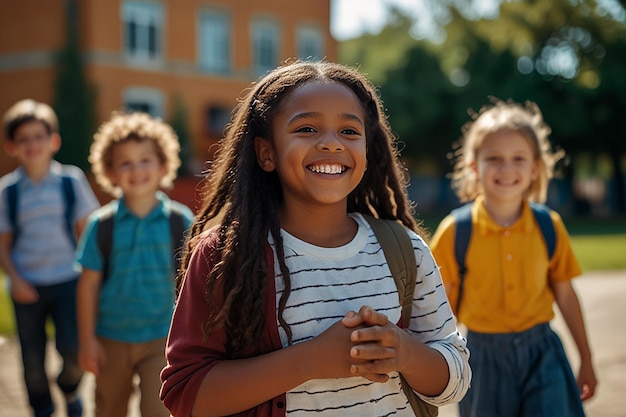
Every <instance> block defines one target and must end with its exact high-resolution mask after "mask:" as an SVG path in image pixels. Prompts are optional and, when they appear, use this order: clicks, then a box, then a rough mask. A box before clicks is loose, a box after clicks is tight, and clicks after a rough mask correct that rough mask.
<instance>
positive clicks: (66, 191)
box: [7, 176, 76, 247]
mask: <svg viewBox="0 0 626 417" xmlns="http://www.w3.org/2000/svg"><path fill="white" fill-rule="evenodd" d="M61 191H62V195H63V201H64V202H65V211H64V218H65V228H66V230H67V235H68V237H69V238H70V241H71V242H72V244H73V245H74V247H76V237H75V236H74V224H73V221H72V218H73V217H74V206H75V205H76V195H75V194H74V186H73V185H72V178H70V177H65V176H63V177H61ZM18 199H19V193H18V188H17V182H15V183H13V184H11V185H9V186H8V187H7V200H8V201H7V203H8V204H7V206H8V210H9V222H10V223H11V227H12V228H13V242H12V245H13V246H15V242H17V238H18V237H19V235H20V228H19V225H18V222H17V217H18V213H17V203H18V201H19V200H18Z"/></svg>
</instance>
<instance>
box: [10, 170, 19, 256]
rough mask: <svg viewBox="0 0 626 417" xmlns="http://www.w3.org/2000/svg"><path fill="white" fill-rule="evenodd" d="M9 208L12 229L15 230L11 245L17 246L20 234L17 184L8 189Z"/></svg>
mask: <svg viewBox="0 0 626 417" xmlns="http://www.w3.org/2000/svg"><path fill="white" fill-rule="evenodd" d="M7 208H8V210H9V222H10V223H11V229H13V233H12V235H13V241H12V243H11V245H12V246H15V242H17V237H18V236H19V234H20V228H19V225H18V223H17V182H14V183H13V184H11V185H9V186H8V187H7Z"/></svg>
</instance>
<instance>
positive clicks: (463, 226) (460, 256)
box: [451, 203, 473, 315]
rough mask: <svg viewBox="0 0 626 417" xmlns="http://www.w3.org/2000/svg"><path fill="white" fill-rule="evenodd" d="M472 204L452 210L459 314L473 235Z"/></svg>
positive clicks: (457, 311) (457, 310)
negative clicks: (457, 275) (468, 249)
mask: <svg viewBox="0 0 626 417" xmlns="http://www.w3.org/2000/svg"><path fill="white" fill-rule="evenodd" d="M472 204H473V203H467V204H464V205H462V206H461V207H459V208H456V209H454V210H452V212H451V214H452V216H454V223H455V232H454V258H455V259H456V263H457V265H458V267H459V295H458V297H457V301H456V314H457V315H458V314H459V307H461V298H462V296H463V285H464V284H465V273H466V272H467V266H466V264H465V258H466V255H467V247H468V246H469V241H470V238H471V236H472Z"/></svg>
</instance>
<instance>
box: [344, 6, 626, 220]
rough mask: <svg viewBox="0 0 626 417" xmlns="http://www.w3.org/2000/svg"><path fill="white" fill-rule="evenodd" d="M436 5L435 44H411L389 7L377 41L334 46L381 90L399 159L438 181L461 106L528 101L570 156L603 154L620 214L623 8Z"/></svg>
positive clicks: (403, 22)
mask: <svg viewBox="0 0 626 417" xmlns="http://www.w3.org/2000/svg"><path fill="white" fill-rule="evenodd" d="M494 1H495V0H494ZM436 3H437V4H436V8H437V10H438V14H437V15H436V16H435V17H437V18H438V19H439V21H440V22H442V25H443V26H442V27H443V29H444V30H445V35H446V36H445V38H444V39H442V40H441V42H431V41H428V40H418V39H415V38H413V37H412V36H411V33H413V32H414V30H413V29H412V23H411V22H412V18H411V17H409V16H408V15H406V14H403V12H402V11H401V10H397V9H394V10H393V11H392V13H391V14H389V16H391V17H390V19H392V20H390V22H389V24H388V25H387V27H386V28H384V29H383V30H382V31H381V33H380V34H379V35H378V36H375V35H371V34H368V35H365V36H363V37H361V38H356V39H352V40H350V41H348V42H345V43H344V44H342V45H341V47H340V59H341V60H342V62H344V63H347V64H357V65H358V66H360V68H361V70H362V71H363V72H365V73H367V74H368V75H370V77H371V78H372V80H373V81H374V82H375V83H378V84H379V85H380V91H381V96H382V98H383V100H384V102H385V105H386V107H387V109H388V111H389V117H390V122H391V124H392V127H393V128H394V130H395V131H396V133H397V134H398V136H399V137H400V139H401V140H402V141H403V142H404V143H405V144H406V146H405V149H404V150H403V155H405V156H407V157H408V159H409V160H419V161H423V160H424V159H427V160H429V161H434V162H436V167H435V169H436V170H438V173H439V174H441V175H443V174H444V173H446V172H448V171H449V168H450V167H449V165H448V164H447V163H445V162H444V160H445V158H444V157H442V155H446V154H447V153H448V152H449V151H450V150H451V149H452V147H451V145H452V143H453V142H454V141H455V140H457V139H458V137H459V135H460V127H461V126H462V125H463V124H464V123H466V122H467V121H469V120H470V117H469V116H468V114H467V112H468V110H470V109H471V110H474V111H477V110H479V109H480V107H481V106H482V105H484V104H487V103H488V97H489V96H495V97H498V98H500V99H509V98H511V99H513V100H516V101H525V100H532V101H535V102H537V104H538V105H539V106H540V108H541V109H542V111H543V113H544V117H545V119H546V120H547V121H548V123H549V124H550V125H551V126H552V131H553V133H552V136H551V139H552V141H553V142H554V143H555V145H557V146H559V147H561V148H564V149H565V150H566V151H567V152H568V154H569V155H571V156H572V158H571V160H574V159H575V157H576V156H577V155H580V154H589V155H596V156H597V155H601V154H606V155H609V159H610V161H611V167H612V172H613V177H614V181H613V182H614V183H615V184H616V187H618V188H617V190H618V191H617V195H618V201H617V207H616V208H617V210H618V211H619V212H626V202H625V201H624V199H625V198H626V197H624V192H623V191H621V192H620V190H624V189H625V188H624V167H623V166H622V165H621V164H620V162H621V161H622V160H623V159H624V158H626V140H624V139H625V138H626V123H624V122H623V120H622V119H623V116H622V115H623V114H626V76H625V75H624V74H626V24H625V22H626V11H624V9H623V8H621V7H622V6H620V5H619V4H618V3H613V6H614V9H613V10H612V11H610V10H608V9H607V8H606V7H605V6H604V5H602V4H600V2H596V1H593V0H577V1H574V0H534V1H520V0H518V1H501V2H500V3H501V4H500V7H499V10H498V13H496V14H494V15H493V16H491V15H490V16H476V15H475V6H476V5H475V4H474V1H472V0H440V1H437V2H436ZM433 5H434V4H433ZM615 7H617V8H618V9H615ZM619 8H621V9H619ZM473 13H474V14H473ZM412 30H413V32H412ZM389 45H393V48H391V47H390V46H389ZM391 50H393V51H391Z"/></svg>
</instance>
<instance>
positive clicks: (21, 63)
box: [0, 0, 626, 417]
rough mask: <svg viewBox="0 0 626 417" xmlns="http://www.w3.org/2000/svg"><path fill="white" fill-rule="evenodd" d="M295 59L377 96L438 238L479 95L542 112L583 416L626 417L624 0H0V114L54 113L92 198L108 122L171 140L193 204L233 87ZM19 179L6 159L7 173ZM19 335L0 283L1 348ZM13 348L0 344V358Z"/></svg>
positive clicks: (234, 99) (412, 190) (3, 383)
mask: <svg viewBox="0 0 626 417" xmlns="http://www.w3.org/2000/svg"><path fill="white" fill-rule="evenodd" d="M293 58H302V59H326V60H329V61H337V62H341V63H344V64H348V65H353V66H357V67H358V68H359V69H360V71H362V72H363V73H365V74H366V75H367V76H368V77H369V78H370V79H371V80H372V82H373V83H374V84H375V85H376V86H377V87H378V89H379V92H380V95H381V97H382V99H383V102H384V104H385V107H386V110H387V114H388V117H389V120H390V123H391V126H392V128H393V129H394V132H395V134H396V135H397V137H398V139H399V142H400V144H399V145H400V149H401V154H402V158H403V159H404V161H405V162H406V165H407V168H408V173H409V175H410V178H411V182H410V187H409V194H410V197H411V199H412V200H414V201H415V202H416V214H417V216H418V217H419V218H420V219H423V220H424V222H425V225H426V226H427V228H428V229H430V230H431V231H432V230H434V228H435V227H436V225H437V224H438V222H439V221H440V220H441V219H442V218H443V216H445V215H446V214H447V213H448V212H449V210H450V209H451V208H454V207H456V206H457V205H458V204H459V202H458V200H457V199H456V197H455V196H454V195H453V193H452V191H451V189H450V184H449V179H448V174H449V173H450V171H451V167H452V166H451V163H450V159H449V156H450V154H451V152H452V151H453V149H454V148H453V145H454V143H455V142H456V141H457V140H458V139H459V137H460V134H461V127H462V126H463V125H464V124H465V123H467V122H468V121H470V120H471V116H470V115H471V113H472V112H477V111H479V110H480V108H481V107H482V106H483V105H485V104H487V103H488V102H489V97H490V96H494V97H497V98H500V99H503V100H506V99H509V98H510V99H513V100H515V101H521V102H523V101H526V100H532V101H535V102H536V103H537V104H538V105H539V106H540V108H541V109H542V111H543V114H544V118H545V120H546V121H547V123H548V124H549V125H550V126H551V127H552V135H551V141H552V143H553V144H554V146H555V147H558V148H561V149H564V150H565V151H566V152H567V155H568V157H567V159H566V161H564V162H563V163H562V164H561V165H559V166H558V168H559V176H558V178H556V179H555V180H553V181H552V182H551V186H550V190H549V197H548V204H549V205H550V206H551V207H552V208H554V209H556V210H558V211H559V212H560V213H561V215H562V216H563V218H564V219H565V221H566V225H567V227H568V229H569V231H570V233H571V234H572V245H573V247H574V251H575V252H576V255H577V257H578V258H579V261H580V263H581V266H582V268H583V271H584V272H585V275H584V277H583V278H585V277H587V279H582V280H580V281H581V283H580V284H577V285H580V287H579V288H580V289H581V290H582V291H581V292H580V294H581V296H582V299H583V300H582V301H583V304H585V306H586V307H589V308H588V309H587V310H586V311H587V312H589V319H590V329H591V337H592V341H593V343H594V346H595V347H597V348H598V351H597V352H598V354H597V356H596V357H597V358H598V363H599V369H600V372H601V380H602V381H605V382H603V384H604V385H603V388H602V391H601V393H600V397H601V398H599V399H598V400H594V402H592V404H591V406H590V407H589V408H588V410H589V411H590V415H593V416H594V417H605V416H607V417H608V416H610V417H613V416H618V415H620V416H621V415H624V414H623V401H622V399H623V389H624V377H623V375H624V372H626V369H625V368H624V364H626V357H625V356H624V352H626V349H624V346H626V345H624V340H623V332H616V331H615V330H616V328H617V326H616V325H615V322H616V321H615V320H616V319H617V317H621V316H623V314H626V312H625V311H623V308H624V307H623V306H624V303H623V299H624V294H626V293H625V288H626V287H625V286H624V284H623V282H624V280H623V278H625V277H626V274H625V273H624V271H626V0H528V1H513V0H509V1H504V0H298V1H293V0H255V1H248V0H106V1H102V0H3V1H0V112H1V113H2V114H4V112H5V111H6V110H7V109H8V108H9V107H10V106H11V105H12V104H13V103H15V102H16V101H18V100H21V99H23V98H33V99H35V100H39V101H44V102H47V103H49V104H51V105H52V106H53V107H54V109H55V110H56V112H57V114H58V116H59V119H60V129H61V136H62V139H63V145H62V147H61V151H60V152H59V153H58V155H57V159H58V160H59V161H61V162H63V163H70V164H75V165H78V166H80V167H81V168H83V169H84V170H85V172H86V173H87V175H88V177H89V178H90V179H91V180H92V185H93V186H94V190H95V191H96V193H97V195H98V197H99V198H100V200H101V202H103V203H104V202H106V201H108V200H109V198H110V197H109V196H107V195H104V194H103V193H102V192H101V191H100V190H99V188H98V187H97V185H96V184H95V183H94V182H93V178H92V177H91V175H90V167H89V164H88V161H87V155H88V152H89V147H90V145H91V142H92V136H93V134H94V132H95V131H96V129H97V128H98V126H99V125H100V123H102V122H103V121H104V120H106V119H108V118H109V116H110V114H111V112H112V111H115V110H141V111H145V112H148V113H150V114H152V115H153V116H157V117H160V118H162V119H163V120H165V121H166V122H168V123H170V124H171V125H172V126H173V127H174V129H175V130H176V132H177V134H178V136H179V138H180V141H181V145H182V155H181V157H182V160H183V165H182V167H181V169H180V172H179V179H178V180H177V182H176V184H175V187H174V188H173V189H172V190H171V191H170V195H171V196H172V197H173V198H175V199H177V200H179V201H182V202H183V203H185V204H187V205H189V206H190V207H192V208H194V209H195V208H197V207H198V204H199V196H200V191H199V189H200V186H199V182H200V181H201V178H202V177H203V175H204V174H205V173H206V168H207V164H206V162H207V161H210V160H211V158H212V157H213V155H214V152H215V150H216V146H217V142H218V140H219V139H220V138H221V137H222V134H223V130H224V127H225V125H226V124H227V123H228V120H229V118H230V115H231V112H232V110H233V108H234V107H235V106H236V105H237V103H238V97H239V96H240V94H241V92H242V90H243V89H245V88H246V87H248V86H249V85H250V83H251V82H253V81H254V80H256V79H258V77H259V76H261V75H263V74H265V73H266V72H267V71H268V70H270V69H272V68H274V67H276V66H277V65H279V64H280V63H281V62H284V61H285V60H287V59H293ZM1 136H2V139H3V140H4V132H2V134H1ZM15 166H16V163H15V161H13V160H12V159H10V158H9V157H8V156H7V155H6V153H4V152H0V175H4V174H6V173H8V172H10V171H11V170H13V169H14V168H15ZM596 271H603V272H602V273H603V274H608V275H601V276H600V277H599V278H598V277H597V276H596V275H595V273H596ZM590 272H591V273H590ZM3 280H4V278H3V276H2V274H0V281H3ZM577 281H578V280H577ZM620 285H621V286H620ZM2 287H3V286H2ZM611 297H612V298H611ZM611 300H612V301H611ZM618 309H621V310H618ZM622 327H623V326H622ZM13 334H14V324H13V319H12V311H11V305H10V301H9V297H8V294H7V293H6V292H5V291H4V288H0V335H8V336H10V335H13ZM616 337H617V338H619V337H621V339H616ZM3 340H5V341H4V342H3ZM6 340H9V342H6ZM11 340H12V339H3V338H2V337H1V336H0V348H2V347H3V346H5V349H8V348H6V346H13V345H14V344H13V343H12V342H11ZM566 342H567V341H566ZM570 345H571V341H570V342H569V345H567V343H566V347H567V346H570ZM13 354H14V352H12V351H11V355H5V358H4V359H5V363H3V364H2V369H3V370H5V369H9V364H10V363H12V362H15V356H14V355H13ZM11 366H12V367H11V368H10V369H11V372H13V373H11V374H10V375H8V377H6V378H5V379H2V378H1V377H3V374H4V373H5V372H2V373H0V387H3V388H2V389H1V390H0V393H7V392H8V393H9V394H11V393H15V395H16V396H15V397H12V396H10V395H9V396H8V397H7V395H5V397H6V398H9V400H6V398H5V400H6V401H3V400H2V398H0V402H2V404H5V405H3V406H2V407H3V410H4V412H7V413H9V414H4V415H7V416H8V415H12V416H19V415H20V414H19V413H17V412H12V411H7V410H8V409H6V404H9V403H16V404H18V405H19V407H21V408H23V409H26V408H25V402H24V401H25V400H24V398H23V397H21V395H23V393H22V388H21V386H17V385H16V386H13V385H15V383H13V385H10V384H9V382H7V381H15V380H16V378H14V377H13V374H15V375H17V370H16V369H13V367H14V366H15V365H14V364H13V365H11ZM620 384H621V385H620ZM7 387H8V388H7ZM11 395H13V394H11ZM14 398H19V400H15V399H14ZM607 399H608V401H607ZM611 399H613V400H612V401H611ZM607 404H609V406H607ZM611 407H612V408H611ZM3 410H0V415H3V414H2V412H3ZM24 415H25V414H24ZM446 415H448V414H446ZM60 417H62V416H60Z"/></svg>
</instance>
